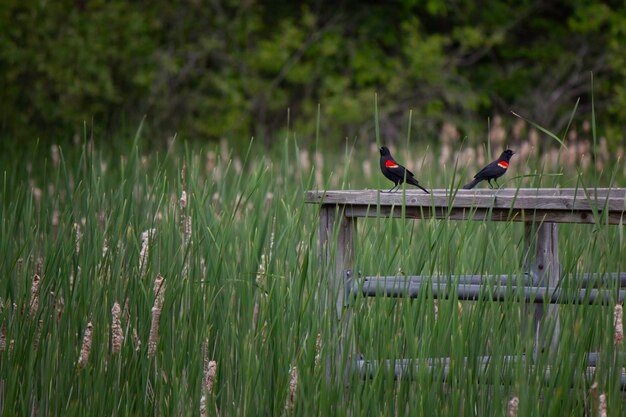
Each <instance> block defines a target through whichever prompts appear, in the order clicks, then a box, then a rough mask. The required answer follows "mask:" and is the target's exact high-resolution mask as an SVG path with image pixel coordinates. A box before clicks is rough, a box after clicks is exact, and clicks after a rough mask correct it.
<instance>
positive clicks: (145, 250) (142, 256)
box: [139, 229, 154, 278]
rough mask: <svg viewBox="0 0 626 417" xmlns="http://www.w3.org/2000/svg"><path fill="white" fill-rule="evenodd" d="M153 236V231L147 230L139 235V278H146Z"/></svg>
mask: <svg viewBox="0 0 626 417" xmlns="http://www.w3.org/2000/svg"><path fill="white" fill-rule="evenodd" d="M153 235H154V229H148V230H146V231H145V232H143V233H142V234H141V251H140V252H139V272H140V276H141V278H143V277H144V276H146V271H147V270H148V258H149V256H150V240H151V239H152V236H153Z"/></svg>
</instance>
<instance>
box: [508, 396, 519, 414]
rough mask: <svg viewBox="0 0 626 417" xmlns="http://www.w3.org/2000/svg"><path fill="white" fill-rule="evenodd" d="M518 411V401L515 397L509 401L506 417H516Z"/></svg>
mask: <svg viewBox="0 0 626 417" xmlns="http://www.w3.org/2000/svg"><path fill="white" fill-rule="evenodd" d="M518 411H519V399H518V398H517V397H513V398H511V400H510V401H509V410H508V412H507V417H517V413H518Z"/></svg>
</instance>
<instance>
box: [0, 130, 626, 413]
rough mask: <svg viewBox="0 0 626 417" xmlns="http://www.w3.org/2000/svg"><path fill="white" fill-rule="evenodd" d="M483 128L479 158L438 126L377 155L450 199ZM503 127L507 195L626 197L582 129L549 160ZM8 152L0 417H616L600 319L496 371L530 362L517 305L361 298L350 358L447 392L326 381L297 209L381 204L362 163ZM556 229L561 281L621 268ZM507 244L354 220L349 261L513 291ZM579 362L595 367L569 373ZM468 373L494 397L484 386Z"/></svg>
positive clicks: (505, 226) (598, 145)
mask: <svg viewBox="0 0 626 417" xmlns="http://www.w3.org/2000/svg"><path fill="white" fill-rule="evenodd" d="M498 123H499V122H496V123H494V126H493V128H492V135H491V143H490V147H489V148H488V149H483V148H471V147H467V146H464V144H463V143H462V141H460V139H459V137H458V134H457V133H456V132H455V129H454V126H451V125H447V127H446V128H445V129H444V130H443V131H442V133H441V137H440V143H442V145H441V147H440V148H439V149H432V148H428V147H424V146H420V145H418V144H415V143H411V141H409V140H408V139H407V143H403V144H400V145H398V146H397V148H394V149H393V151H394V154H395V155H397V158H398V160H399V161H402V162H403V163H405V164H406V165H407V166H408V167H410V168H411V169H412V170H413V171H414V172H415V173H416V176H417V177H418V179H419V180H420V182H421V183H423V184H425V185H426V186H428V187H430V188H444V187H448V188H450V187H452V188H457V187H459V186H460V185H462V184H463V183H464V181H465V180H466V179H467V178H468V177H470V175H471V174H472V173H474V172H475V171H476V169H477V168H478V167H479V166H482V165H484V163H485V162H488V161H489V160H490V159H489V158H490V157H491V155H490V153H491V154H492V155H495V154H498V153H499V150H500V149H501V148H502V147H503V146H504V137H505V136H504V133H503V132H501V131H499V130H498V129H497V128H496V127H497V126H498ZM519 123H520V124H519V125H516V126H518V127H517V128H516V129H518V131H517V133H511V135H515V134H516V135H518V136H517V138H516V139H514V143H515V147H516V148H517V150H518V154H517V155H516V156H515V157H514V159H513V161H512V163H511V170H510V172H509V173H507V175H506V176H505V177H504V178H503V180H504V181H502V182H503V183H505V186H506V187H537V186H542V187H550V186H557V185H559V186H563V187H576V186H577V185H580V186H582V185H583V184H584V186H585V187H591V188H593V187H594V186H613V187H615V186H618V185H620V184H624V181H626V172H625V170H624V164H623V161H622V160H620V159H618V157H617V156H616V155H615V154H614V153H609V151H608V150H607V149H606V144H604V145H603V141H602V140H597V141H596V140H594V139H593V137H595V134H593V137H592V133H591V129H589V133H587V131H586V130H585V128H584V127H583V128H581V129H580V133H579V136H578V137H574V136H569V137H567V138H565V143H566V145H567V147H561V148H550V147H545V146H544V145H545V144H544V143H540V142H541V141H545V140H544V139H542V138H543V137H544V136H543V135H542V134H541V132H538V131H536V130H535V129H533V128H532V127H530V126H528V125H526V124H525V123H524V122H519ZM502 129H504V128H502ZM585 135H587V137H589V138H590V139H585V137H584V136H585ZM409 136H410V135H409ZM511 137H515V136H511ZM603 146H604V148H603ZM592 150H595V152H592ZM592 154H593V156H592ZM4 155H6V154H4ZM22 156H23V158H21V159H17V158H11V159H9V158H8V157H7V156H2V157H0V158H1V166H2V167H3V169H2V178H1V184H0V187H1V188H0V189H1V194H0V196H1V199H0V219H1V220H0V232H1V233H0V253H1V255H0V277H1V279H0V297H1V299H2V312H1V314H0V322H1V326H2V327H1V329H2V330H1V331H2V333H1V334H2V340H1V342H2V343H0V348H1V352H0V405H1V407H2V415H4V416H12V415H31V413H32V412H33V410H37V415H64V416H78V415H111V416H128V415H137V416H139V415H221V416H235V415H276V416H277V415H290V414H293V415H335V416H347V415H352V416H357V415H363V416H365V415H416V416H418V415H436V416H458V415H504V414H505V413H506V411H507V407H509V405H508V403H509V401H511V399H512V398H513V397H516V398H518V400H519V404H518V410H519V414H518V415H520V416H540V415H541V416H546V415H554V416H556V415H575V416H588V415H598V413H599V397H600V394H604V397H603V398H605V399H606V401H607V407H608V410H609V412H610V414H611V415H621V414H623V412H624V406H623V403H622V399H623V395H622V391H621V390H620V381H619V373H620V371H621V369H622V367H623V366H624V363H623V360H622V359H620V358H623V356H620V354H624V346H623V344H616V343H615V342H614V334H615V329H614V318H613V312H614V310H613V305H609V306H599V305H591V306H589V305H583V306H571V305H565V306H562V308H561V310H560V319H561V336H560V337H561V342H560V345H559V349H558V351H557V352H556V354H555V356H554V358H547V357H546V356H545V355H543V356H542V355H540V356H539V357H538V359H537V362H536V363H535V365H536V366H535V367H532V366H530V363H529V362H523V361H517V362H515V363H507V362H505V360H504V358H505V357H506V356H516V357H519V358H521V357H522V356H523V355H525V354H529V353H531V352H532V348H533V333H532V329H531V328H530V326H529V324H528V320H527V317H528V316H529V314H530V313H529V312H528V311H527V310H526V309H525V307H524V304H523V303H520V302H518V301H516V300H514V299H509V300H507V301H505V302H492V301H488V300H483V301H479V302H475V303H469V302H463V303H459V302H458V301H457V300H455V299H454V298H452V299H450V300H439V301H438V302H437V314H435V303H434V301H433V299H432V297H431V296H429V295H427V294H425V293H424V294H422V296H420V297H419V298H418V299H415V300H406V299H404V300H403V299H375V300H366V299H357V300H356V301H355V302H354V303H353V309H354V313H355V321H354V329H353V330H354V332H353V338H354V339H353V342H354V346H355V350H356V351H355V352H354V353H355V354H356V353H359V354H362V355H363V356H364V357H365V358H367V359H393V358H428V357H441V356H449V357H450V358H451V360H452V362H451V364H450V374H449V377H448V379H447V381H446V383H443V382H442V381H441V374H442V372H443V370H442V369H438V368H435V370H434V372H433V373H432V374H429V373H427V372H420V373H418V374H417V375H415V378H414V379H413V380H411V381H409V380H398V381H395V380H394V379H393V377H392V376H391V375H390V374H389V373H387V372H384V371H381V372H379V373H376V374H375V375H374V376H373V378H372V379H369V380H361V379H359V378H358V377H357V376H356V375H353V376H351V377H350V381H349V388H348V389H344V387H338V386H336V385H333V384H329V383H328V381H327V380H326V378H325V374H324V369H323V368H324V367H323V365H322V364H321V362H322V361H323V358H324V353H325V352H326V350H327V349H328V347H329V346H331V345H332V344H333V343H334V341H332V340H328V337H329V335H330V334H331V332H330V320H332V311H328V312H327V313H326V314H325V315H324V316H323V317H320V314H319V307H318V305H317V302H316V294H318V290H319V285H320V282H321V280H322V279H323V277H322V276H321V269H320V266H319V264H318V256H319V251H318V248H317V227H318V219H317V209H316V207H315V206H305V204H304V202H303V193H304V191H305V190H307V189H315V188H316V187H317V188H320V189H323V188H328V189H331V188H333V189H336V188H346V189H347V188H378V189H387V188H388V184H387V181H386V180H385V179H384V178H383V177H382V175H380V173H379V169H378V153H377V148H376V146H375V145H371V146H370V144H369V143H362V142H360V141H357V142H355V143H351V144H348V145H346V147H345V152H342V153H332V152H322V151H321V149H316V148H315V147H311V148H310V149H309V148H307V149H305V148H304V147H300V145H299V144H298V142H297V141H296V140H295V139H293V138H292V137H288V138H286V139H284V140H283V141H282V144H281V145H280V146H279V147H278V148H276V149H273V150H272V151H271V152H269V153H268V152H267V151H266V150H264V149H262V148H261V147H260V146H259V145H257V144H255V143H252V144H251V145H250V147H249V149H248V150H247V151H245V152H243V153H241V154H235V153H233V152H231V150H230V149H229V148H228V146H227V145H226V144H224V143H222V144H221V145H219V146H207V147H205V148H202V147H200V146H198V145H185V144H181V143H176V142H175V143H173V144H172V145H171V146H170V147H169V148H167V149H166V150H164V151H163V152H157V151H151V152H147V151H145V150H144V149H143V148H142V146H141V145H140V141H136V142H135V143H134V144H133V145H129V146H128V147H127V148H126V149H123V152H116V153H112V152H110V151H107V150H106V149H102V148H100V147H99V146H98V145H94V144H93V143H92V142H90V141H89V140H85V141H83V142H82V145H81V146H80V147H78V148H75V149H72V148H68V149H65V148H59V147H57V146H53V147H52V149H50V148H48V147H46V148H38V147H35V148H34V149H32V150H29V151H25V154H24V155H22ZM554 174H557V175H554ZM559 233H560V236H559V237H560V262H561V264H562V270H563V272H564V273H582V272H619V271H624V270H625V269H626V258H625V257H624V256H623V254H624V250H625V246H626V242H625V241H624V233H623V228H622V227H619V226H606V225H602V224H597V225H563V226H561V227H560V230H559ZM523 240H524V237H523V226H522V225H521V224H518V223H491V222H484V221H475V222H453V221H445V220H442V221H436V220H424V221H413V220H408V219H396V220H389V219H383V218H379V219H370V220H367V221H360V222H359V228H358V238H357V256H356V262H355V264H356V266H357V267H358V268H359V269H361V270H362V271H363V272H364V273H365V274H368V275H376V274H380V275H393V274H396V273H404V274H412V275H416V274H423V275H428V274H433V273H435V272H437V273H441V274H459V273H473V274H482V273H509V274H512V273H521V272H522V267H521V264H520V260H521V258H522V252H523V247H524V242H523ZM35 276H37V278H36V279H35V278H34V277H35ZM608 290H615V289H608ZM318 335H319V336H318ZM589 351H594V352H601V356H600V361H599V363H598V366H597V368H596V369H595V372H594V373H593V374H592V375H591V376H588V377H585V374H584V372H585V370H586V352H589ZM485 355H490V356H491V362H490V365H489V367H488V368H487V370H486V371H485V372H486V373H487V376H488V377H489V378H490V380H492V381H493V383H494V384H485V383H481V380H482V378H483V376H484V373H481V372H479V370H480V369H481V365H480V363H479V362H478V361H479V359H478V358H479V357H481V356H485ZM464 358H469V359H468V361H467V362H464ZM346 360H347V359H346ZM547 369H550V370H551V378H550V379H549V380H548V381H546V380H544V377H543V375H544V374H545V372H546V370H547ZM594 382H596V383H597V386H596V387H594V388H593V389H592V384H593V383H594ZM202 413H204V414H202Z"/></svg>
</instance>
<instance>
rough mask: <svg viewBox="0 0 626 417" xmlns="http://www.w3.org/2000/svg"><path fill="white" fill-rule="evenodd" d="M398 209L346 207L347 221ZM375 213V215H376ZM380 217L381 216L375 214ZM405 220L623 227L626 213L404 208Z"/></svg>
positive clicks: (399, 213) (391, 213)
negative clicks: (604, 214) (549, 223)
mask: <svg viewBox="0 0 626 417" xmlns="http://www.w3.org/2000/svg"><path fill="white" fill-rule="evenodd" d="M401 209H402V207H401V206H395V207H390V206H385V207H377V206H361V205H347V206H346V208H345V213H346V216H348V217H371V218H376V217H379V216H382V217H398V218H400V217H402V210H401ZM377 210H378V212H377ZM378 213H380V214H378ZM404 217H405V218H407V219H432V218H434V219H449V220H474V221H482V220H490V221H507V222H508V221H512V222H525V223H527V222H532V221H535V222H542V221H543V222H551V223H581V224H595V223H604V222H606V223H608V224H615V225H617V224H626V212H621V213H620V212H609V213H608V214H607V215H606V218H605V217H603V215H600V216H599V217H596V216H595V215H594V214H593V212H591V211H576V212H572V211H559V210H524V209H522V210H517V209H490V208H487V209H485V208H478V209H472V208H451V209H450V208H447V207H434V208H433V207H405V213H404Z"/></svg>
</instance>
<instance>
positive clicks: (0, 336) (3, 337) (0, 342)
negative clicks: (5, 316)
mask: <svg viewBox="0 0 626 417" xmlns="http://www.w3.org/2000/svg"><path fill="white" fill-rule="evenodd" d="M3 311H4V300H2V298H0V315H2V312H3ZM6 348H7V326H6V323H5V321H4V320H2V325H0V353H2V352H4V351H5V350H6Z"/></svg>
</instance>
